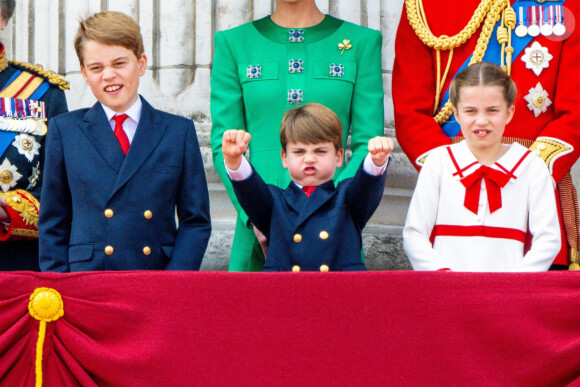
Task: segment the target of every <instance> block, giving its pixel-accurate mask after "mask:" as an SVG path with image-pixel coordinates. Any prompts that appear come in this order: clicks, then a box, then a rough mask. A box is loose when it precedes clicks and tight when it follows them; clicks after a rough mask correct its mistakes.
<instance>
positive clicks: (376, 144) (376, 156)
mask: <svg viewBox="0 0 580 387" xmlns="http://www.w3.org/2000/svg"><path fill="white" fill-rule="evenodd" d="M394 147H395V143H394V142H393V139H391V138H389V137H374V138H371V139H370V140H369V153H370V154H371V159H372V160H373V164H375V165H376V166H377V167H380V166H382V165H383V164H385V162H386V161H387V158H388V157H389V154H390V153H391V152H392V151H393V148H394Z"/></svg>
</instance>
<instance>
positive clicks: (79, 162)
mask: <svg viewBox="0 0 580 387" xmlns="http://www.w3.org/2000/svg"><path fill="white" fill-rule="evenodd" d="M141 99H142V101H143V109H142V112H141V118H140V120H139V125H138V127H137V131H136V133H135V137H134V138H133V142H132V143H131V147H130V148H129V152H128V153H127V156H125V155H124V154H123V151H122V149H121V146H120V145H119V143H118V141H117V139H116V138H115V135H114V133H113V131H112V130H111V126H110V124H109V122H108V121H107V118H106V115H105V112H104V110H103V108H102V106H101V104H100V103H96V104H95V105H94V106H93V107H92V108H90V109H80V110H76V111H74V112H71V113H67V114H63V115H60V116H58V117H56V118H55V119H53V120H51V122H50V124H49V128H48V134H47V139H46V161H45V171H46V172H45V175H44V181H43V185H42V199H43V201H42V205H41V207H40V218H39V227H38V228H39V233H40V268H41V270H43V271H59V272H69V271H71V272H73V271H87V270H136V269H145V270H162V269H168V270H198V269H199V267H200V265H201V260H202V258H203V255H204V253H205V249H206V247H207V243H208V240H209V236H210V233H211V223H210V215H209V197H208V191H207V183H206V180H205V172H204V166H203V162H202V158H201V153H200V149H199V144H198V141H197V136H196V132H195V128H194V125H193V122H192V121H191V120H189V119H186V118H183V117H178V116H175V115H172V114H169V113H165V112H162V111H159V110H156V109H154V108H153V107H151V105H149V104H148V103H147V102H146V101H145V100H144V99H143V98H142V97H141ZM176 209H177V216H178V218H179V227H177V225H176V219H175V215H176Z"/></svg>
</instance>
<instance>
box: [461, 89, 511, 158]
mask: <svg viewBox="0 0 580 387" xmlns="http://www.w3.org/2000/svg"><path fill="white" fill-rule="evenodd" d="M457 105H458V106H457V109H455V108H454V109H453V112H454V113H455V118H456V119H457V122H458V123H459V125H460V126H461V133H462V134H463V137H465V140H466V141H467V144H468V145H469V147H470V148H472V150H473V148H475V149H478V150H485V151H488V150H493V148H497V149H499V148H500V147H501V138H502V136H503V132H504V130H505V126H506V125H507V124H508V123H509V122H510V121H511V119H512V117H513V115H514V111H515V107H514V105H512V106H508V105H507V101H506V100H505V97H504V95H503V92H502V89H501V87H500V86H467V87H462V88H461V89H460V90H459V102H458V104H457Z"/></svg>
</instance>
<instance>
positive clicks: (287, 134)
mask: <svg viewBox="0 0 580 387" xmlns="http://www.w3.org/2000/svg"><path fill="white" fill-rule="evenodd" d="M297 142H300V143H303V144H319V143H322V142H332V143H333V144H334V148H335V150H336V151H337V152H338V151H339V150H340V149H342V124H341V122H340V119H339V118H338V117H337V115H336V114H335V113H334V112H333V111H332V110H330V109H329V108H327V107H326V106H324V105H321V104H319V103H316V102H310V103H307V104H306V105H304V106H300V107H296V108H293V109H290V110H288V111H287V112H286V114H284V117H283V118H282V125H281V126H280V143H281V144H282V149H283V150H284V152H286V145H288V144H290V143H297Z"/></svg>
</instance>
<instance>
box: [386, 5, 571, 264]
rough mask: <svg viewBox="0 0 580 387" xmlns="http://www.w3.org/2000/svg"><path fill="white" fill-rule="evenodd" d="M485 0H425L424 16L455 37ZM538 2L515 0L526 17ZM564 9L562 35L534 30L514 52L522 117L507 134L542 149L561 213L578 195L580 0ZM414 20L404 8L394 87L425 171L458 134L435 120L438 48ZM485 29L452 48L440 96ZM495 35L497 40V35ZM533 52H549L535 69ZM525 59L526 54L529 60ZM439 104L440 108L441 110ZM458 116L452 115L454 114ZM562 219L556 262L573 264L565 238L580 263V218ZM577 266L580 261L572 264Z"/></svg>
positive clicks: (400, 132)
mask: <svg viewBox="0 0 580 387" xmlns="http://www.w3.org/2000/svg"><path fill="white" fill-rule="evenodd" d="M418 3H419V0H407V1H406V5H407V9H408V6H409V5H412V7H411V9H412V8H413V7H414V6H415V5H417V4H418ZM479 4H480V3H479V1H475V0H467V1H466V0H448V1H447V2H445V5H444V6H443V5H442V3H441V2H440V1H437V0H423V1H422V6H423V9H424V12H425V19H426V21H427V23H428V26H429V29H430V30H431V32H432V34H433V35H434V36H435V37H440V36H441V35H447V36H453V35H455V34H458V33H459V32H460V31H462V29H463V28H464V27H466V26H467V25H468V23H469V22H470V19H471V18H472V17H473V16H474V11H475V10H476V8H477V7H478V5H479ZM548 4H549V5H561V4H562V1H553V2H546V3H545V4H544V6H545V5H548ZM532 5H535V6H538V5H539V4H538V3H537V2H531V1H526V2H520V1H516V2H514V1H512V7H513V8H514V10H515V11H516V15H517V16H519V7H522V8H523V10H524V17H525V15H526V11H527V10H528V8H529V9H531V6H532ZM537 9H538V8H536V10H537ZM562 10H563V11H564V25H565V27H566V29H567V31H566V33H565V34H564V35H563V36H555V35H550V36H543V35H539V36H537V37H534V38H531V37H530V36H528V37H527V38H526V39H530V38H531V41H530V42H529V44H527V45H526V46H525V48H526V49H527V50H528V51H527V52H526V51H525V50H524V49H523V50H521V52H519V53H518V52H515V53H514V54H513V63H512V65H511V75H512V77H513V79H514V81H515V82H516V85H517V87H518V97H517V100H516V103H515V105H516V111H515V116H514V118H513V120H512V121H511V123H510V124H508V126H507V127H506V130H505V133H504V137H505V138H506V140H507V141H508V142H509V141H512V139H513V141H517V142H520V143H522V144H524V145H525V146H528V147H530V148H531V149H532V150H533V151H536V153H538V154H539V155H540V157H541V158H542V159H543V160H544V161H545V163H546V165H547V166H548V168H549V170H550V172H551V174H552V176H553V178H554V180H555V181H556V183H558V187H559V189H560V200H561V203H560V204H561V210H562V208H564V211H560V215H562V212H564V214H565V215H570V214H573V213H574V202H573V201H574V200H575V199H576V193H575V190H574V189H573V186H572V185H571V179H570V177H569V174H568V172H569V171H570V169H571V168H572V166H573V165H574V163H575V162H576V160H577V159H578V156H579V155H580V153H579V149H580V131H579V130H578V127H577V126H578V125H579V124H580V103H579V102H578V101H579V98H578V94H579V90H580V80H579V78H578V73H579V72H580V60H579V58H580V35H579V34H580V31H578V30H577V29H576V28H575V25H574V20H573V15H580V4H579V3H578V2H576V1H566V2H564V4H563V7H562ZM411 15H412V13H411ZM410 21H412V18H409V14H408V12H407V11H406V9H404V10H403V13H402V16H401V21H400V23H399V28H398V32H397V37H396V41H395V53H396V57H395V64H394V69H393V86H392V88H393V102H394V107H395V124H396V133H397V139H398V141H399V143H400V145H401V147H402V148H403V150H404V152H405V153H406V155H407V156H408V158H409V159H410V160H411V162H412V163H413V165H414V166H415V167H416V168H417V169H419V168H420V167H421V165H422V159H423V158H424V157H425V155H426V154H427V153H428V152H429V151H430V150H431V149H433V148H436V147H438V146H441V145H446V144H450V143H451V142H452V141H453V138H450V137H448V136H447V135H446V134H445V133H444V132H443V130H442V128H441V126H440V125H439V124H438V123H437V122H436V121H435V120H434V119H433V116H434V114H433V113H434V102H435V94H436V84H437V52H436V50H435V49H434V48H432V47H429V46H428V45H427V44H425V43H424V42H423V41H422V40H421V39H420V38H419V37H418V35H417V34H416V32H415V31H414V29H413V28H412V26H411V22H410ZM482 25H483V23H482ZM516 25H517V24H516ZM481 32H482V27H481V26H479V28H477V29H476V30H475V32H474V33H473V34H472V35H471V36H470V37H469V38H468V39H467V40H466V41H465V42H464V43H462V44H460V45H458V46H457V47H455V48H454V49H453V57H452V60H451V64H450V68H449V75H448V76H447V78H446V80H445V81H444V83H443V87H442V91H441V93H440V97H441V98H443V95H444V94H445V92H446V91H447V90H448V88H449V84H450V82H451V80H452V78H453V76H454V75H455V74H457V72H458V70H459V69H460V68H461V66H462V65H463V64H464V62H466V61H467V60H468V58H469V56H470V55H471V54H472V53H473V52H474V50H475V48H476V42H477V40H478V38H480V34H481ZM491 39H496V37H495V34H494V35H493V36H492V37H491ZM518 39H524V38H520V37H518V36H516V34H515V33H513V32H512V33H511V41H512V43H514V44H517V43H518V41H517V40H518ZM537 44H539V46H538V45H537ZM496 46H497V44H496ZM532 46H533V47H532ZM490 47H492V46H491V44H490ZM542 54H543V57H542ZM547 54H549V55H547ZM449 55H450V51H449V50H441V51H440V56H441V66H440V68H441V73H443V72H444V70H445V66H446V64H447V59H448V58H449ZM531 56H538V57H542V58H540V60H539V65H538V60H536V62H535V64H536V65H537V66H536V67H537V68H535V71H534V68H530V67H533V66H531V65H530V62H531V61H530V57H531ZM550 56H551V60H549V58H550ZM522 58H526V61H524V60H522ZM535 59H536V58H534V60H535ZM532 62H533V60H532ZM496 63H497V62H496ZM497 64H500V63H497ZM439 108H440V106H438V109H437V111H439ZM453 119H454V118H453V117H451V120H453ZM563 188H564V189H563ZM568 209H569V210H568ZM560 218H561V226H562V228H563V223H564V221H567V223H568V224H567V227H566V234H567V235H566V236H563V239H562V240H563V245H564V246H563V249H562V250H561V251H560V253H559V255H558V257H557V258H556V260H555V261H554V263H556V264H563V265H566V264H568V258H569V256H568V254H567V253H568V249H567V248H564V247H565V245H566V242H565V241H566V238H568V244H569V245H570V248H571V258H572V261H573V262H578V250H577V248H578V244H577V240H578V239H577V234H578V232H577V227H578V226H577V219H575V218H574V216H571V217H570V216H568V217H567V218H566V216H564V218H562V216H561V217H560ZM562 219H564V220H562ZM573 229H574V230H573ZM573 231H575V233H574V232H573ZM571 268H580V266H579V265H578V264H573V265H572V266H571Z"/></svg>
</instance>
